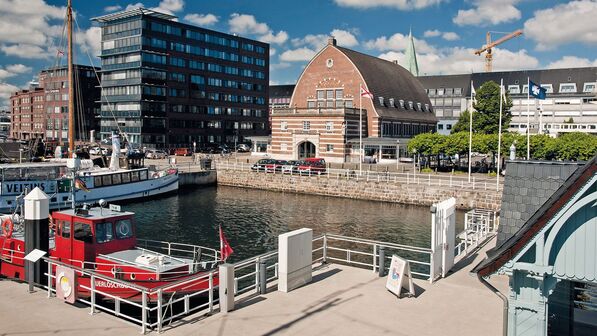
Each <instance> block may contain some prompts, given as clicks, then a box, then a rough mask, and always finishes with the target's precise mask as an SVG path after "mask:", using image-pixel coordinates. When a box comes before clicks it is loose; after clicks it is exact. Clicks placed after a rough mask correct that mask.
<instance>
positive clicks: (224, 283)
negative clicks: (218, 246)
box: [218, 264, 235, 313]
mask: <svg viewBox="0 0 597 336" xmlns="http://www.w3.org/2000/svg"><path fill="white" fill-rule="evenodd" d="M218 273H219V281H220V285H219V288H218V290H219V294H220V295H219V298H220V312H221V313H227V312H229V311H232V310H234V293H235V290H234V289H235V280H234V265H232V264H221V265H220V266H219V272H218Z"/></svg>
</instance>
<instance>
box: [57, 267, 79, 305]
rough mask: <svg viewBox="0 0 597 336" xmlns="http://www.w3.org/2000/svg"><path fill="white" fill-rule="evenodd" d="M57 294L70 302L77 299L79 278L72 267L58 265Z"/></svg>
mask: <svg viewBox="0 0 597 336" xmlns="http://www.w3.org/2000/svg"><path fill="white" fill-rule="evenodd" d="M56 296H57V297H58V298H61V299H62V300H64V301H66V302H68V303H75V301H76V300H77V278H76V276H75V270H74V269H72V268H68V267H64V266H57V267H56Z"/></svg>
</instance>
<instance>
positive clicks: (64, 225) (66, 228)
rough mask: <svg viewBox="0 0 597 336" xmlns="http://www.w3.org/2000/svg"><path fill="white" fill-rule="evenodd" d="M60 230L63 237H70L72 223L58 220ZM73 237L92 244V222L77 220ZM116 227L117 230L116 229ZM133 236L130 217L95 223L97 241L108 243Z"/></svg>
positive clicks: (59, 233) (59, 232) (58, 233)
mask: <svg viewBox="0 0 597 336" xmlns="http://www.w3.org/2000/svg"><path fill="white" fill-rule="evenodd" d="M57 227H58V232H57V233H56V234H57V235H59V236H60V237H62V238H70V236H71V223H70V222H69V221H58V225H57ZM72 228H73V230H72V231H73V238H74V239H75V240H78V241H81V242H84V243H89V244H92V243H94V241H93V232H92V230H91V224H88V223H81V222H75V223H74V224H73V227H72ZM114 229H115V230H114ZM132 236H133V223H132V222H131V220H130V219H119V220H116V221H115V222H114V223H112V222H103V223H96V224H95V239H96V242H97V243H100V244H101V243H106V242H109V241H112V240H114V239H115V238H116V239H127V238H130V237H132Z"/></svg>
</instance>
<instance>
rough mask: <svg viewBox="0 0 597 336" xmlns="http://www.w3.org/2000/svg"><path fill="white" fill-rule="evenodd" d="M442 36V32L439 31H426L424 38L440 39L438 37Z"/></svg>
mask: <svg viewBox="0 0 597 336" xmlns="http://www.w3.org/2000/svg"><path fill="white" fill-rule="evenodd" d="M441 34H442V32H440V31H439V30H437V29H434V30H426V31H425V32H424V33H423V36H424V37H438V36H440V35H441Z"/></svg>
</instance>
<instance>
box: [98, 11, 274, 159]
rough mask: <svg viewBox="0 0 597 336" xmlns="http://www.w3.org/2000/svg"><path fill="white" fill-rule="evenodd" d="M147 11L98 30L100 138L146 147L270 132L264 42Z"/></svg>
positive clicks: (107, 19)
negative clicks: (116, 136) (120, 137)
mask: <svg viewBox="0 0 597 336" xmlns="http://www.w3.org/2000/svg"><path fill="white" fill-rule="evenodd" d="M175 19H176V17H175V16H172V15H169V14H165V13H160V12H156V11H153V10H148V9H143V8H139V9H133V10H128V11H123V12H119V13H114V14H109V15H105V16H102V17H98V18H95V19H94V20H95V21H97V22H99V24H100V26H101V28H102V53H101V56H100V57H101V59H102V67H103V68H102V112H101V136H102V138H107V137H109V136H110V133H111V132H112V131H120V132H124V133H126V138H127V139H128V140H129V141H130V142H131V143H134V144H137V145H140V146H145V147H158V148H163V147H189V146H191V144H192V143H194V142H195V143H196V144H197V146H200V145H201V144H202V143H227V144H233V143H234V142H243V141H244V139H245V138H246V137H249V136H265V135H268V134H269V125H268V114H267V101H268V84H269V45H268V44H266V43H261V42H257V41H253V40H249V39H246V38H242V37H238V36H233V35H228V34H224V33H220V32H216V31H212V30H208V29H203V28H200V27H196V26H192V25H188V24H184V23H181V22H177V21H175Z"/></svg>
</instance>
